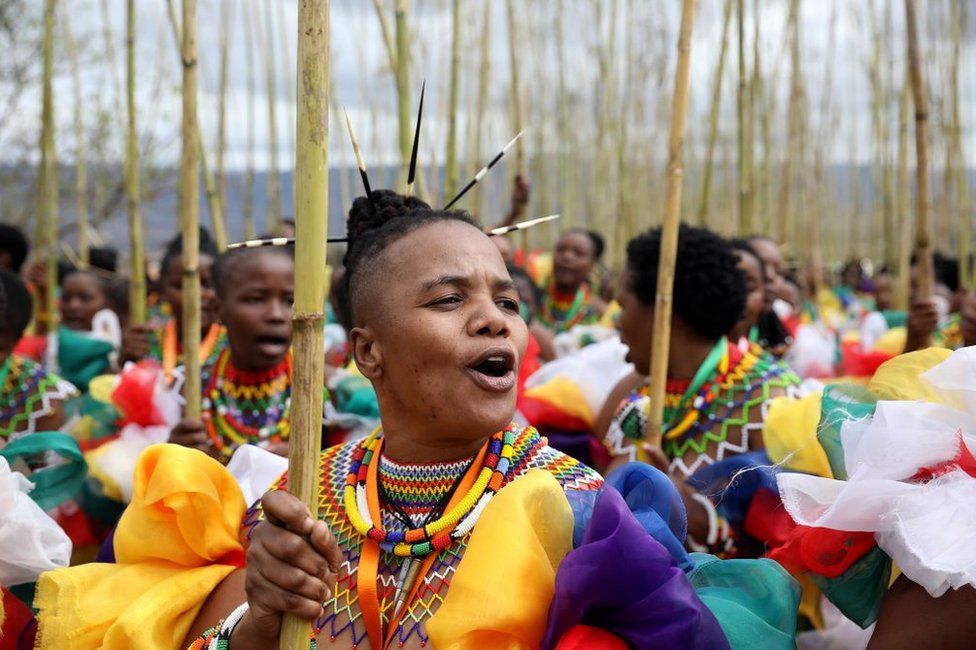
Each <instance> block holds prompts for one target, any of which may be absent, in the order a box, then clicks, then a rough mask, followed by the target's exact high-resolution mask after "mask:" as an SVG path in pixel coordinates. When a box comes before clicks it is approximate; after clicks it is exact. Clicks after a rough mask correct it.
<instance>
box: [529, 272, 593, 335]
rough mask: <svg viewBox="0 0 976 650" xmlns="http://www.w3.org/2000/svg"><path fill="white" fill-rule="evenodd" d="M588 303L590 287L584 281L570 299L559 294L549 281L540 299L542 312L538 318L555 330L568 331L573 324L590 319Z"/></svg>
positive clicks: (590, 312) (591, 315)
mask: <svg viewBox="0 0 976 650" xmlns="http://www.w3.org/2000/svg"><path fill="white" fill-rule="evenodd" d="M590 303H591V298H590V288H589V287H588V286H587V285H586V283H584V284H582V285H580V288H579V289H577V290H576V294H575V295H574V296H573V297H572V298H571V299H567V298H566V297H565V296H561V295H559V294H558V293H557V291H556V285H555V284H554V283H550V285H549V290H548V291H547V292H546V295H545V297H544V298H543V301H542V314H541V315H540V316H539V319H540V320H541V321H542V323H543V324H544V325H546V326H547V327H550V328H553V329H555V330H556V331H557V332H568V331H569V330H571V329H573V328H574V327H575V326H577V325H580V324H583V323H584V322H586V321H588V320H592V318H593V313H592V310H591V309H590Z"/></svg>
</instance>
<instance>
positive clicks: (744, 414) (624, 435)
mask: <svg viewBox="0 0 976 650" xmlns="http://www.w3.org/2000/svg"><path fill="white" fill-rule="evenodd" d="M715 379H716V378H715V377H713V378H712V379H710V380H709V382H708V384H706V389H709V388H711V389H712V390H713V392H714V397H713V398H712V399H710V400H709V401H708V402H707V403H705V404H704V405H703V406H704V407H705V408H702V409H701V410H700V412H699V414H698V417H697V418H696V419H695V420H694V421H693V422H692V423H691V424H690V426H689V427H688V429H687V431H686V432H685V433H684V434H682V435H681V436H680V437H677V438H673V439H670V440H669V439H665V440H663V441H662V446H661V448H662V450H663V451H664V453H665V454H666V455H667V457H668V458H669V459H671V469H672V471H679V472H681V474H682V475H684V476H691V475H692V474H694V473H695V472H696V471H697V470H698V469H699V468H700V467H701V466H702V465H703V464H709V465H710V464H712V463H715V462H717V461H720V460H722V459H723V458H725V457H726V456H728V455H733V454H741V453H745V452H747V451H749V450H750V445H749V436H750V434H752V433H757V432H761V431H762V428H763V426H764V423H765V421H766V415H767V413H768V410H769V404H770V402H771V401H772V400H773V399H774V398H775V397H780V396H787V397H798V396H799V390H798V387H799V385H800V378H799V377H798V376H797V375H796V373H794V372H793V371H792V370H791V369H790V367H789V366H787V365H786V364H785V363H784V362H782V361H779V360H777V359H776V358H775V357H773V356H772V355H770V354H769V353H767V352H765V351H762V350H760V349H759V348H753V349H752V350H751V351H750V352H748V353H746V354H745V355H743V356H742V358H741V359H740V360H739V362H738V363H737V364H736V366H735V367H734V368H732V369H731V370H730V371H729V373H728V374H727V375H726V376H725V377H724V378H721V379H719V380H718V385H717V386H710V384H712V382H713V381H714V380H715ZM716 388H717V390H715V389H716ZM680 398H681V395H680V394H669V395H667V396H666V400H667V402H666V404H665V409H668V408H669V407H673V406H674V405H675V404H676V403H677V401H678V400H679V399H680ZM648 399H649V398H648V396H647V386H644V387H642V388H641V389H639V390H638V391H636V392H634V393H632V394H631V395H629V396H628V397H627V398H626V399H625V400H624V401H623V403H622V404H621V406H620V408H619V409H618V410H617V415H616V416H615V418H614V422H613V424H612V425H611V427H610V430H609V431H608V433H607V439H606V442H607V446H608V447H609V448H610V450H611V452H612V453H615V454H631V455H632V454H633V452H634V451H635V449H636V448H635V447H634V445H633V442H632V441H633V440H640V439H643V438H644V433H645V429H646V428H647V412H648ZM684 415H685V413H684V412H681V413H674V414H672V416H671V417H670V418H668V424H671V425H673V424H674V422H675V421H677V420H678V419H679V418H681V417H683V416H684Z"/></svg>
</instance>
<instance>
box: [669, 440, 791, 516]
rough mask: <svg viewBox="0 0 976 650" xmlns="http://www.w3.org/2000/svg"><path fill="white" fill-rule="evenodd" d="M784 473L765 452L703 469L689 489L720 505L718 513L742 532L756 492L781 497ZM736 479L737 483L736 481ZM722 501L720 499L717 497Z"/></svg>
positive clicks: (694, 476)
mask: <svg viewBox="0 0 976 650" xmlns="http://www.w3.org/2000/svg"><path fill="white" fill-rule="evenodd" d="M780 471H781V470H780V469H779V468H777V467H775V466H772V461H771V460H770V459H769V456H767V455H766V452H765V451H763V450H759V451H752V452H749V453H746V454H737V455H735V456H732V457H731V458H726V459H725V460H721V461H719V462H717V463H715V464H713V465H703V466H702V467H701V468H700V469H699V470H698V471H697V472H695V473H694V474H692V475H691V477H689V478H688V480H687V483H688V485H689V486H691V487H693V488H694V489H696V490H697V491H698V492H700V493H702V494H703V495H705V496H708V497H710V498H712V500H713V501H716V510H718V513H719V514H720V515H722V517H723V518H725V520H726V521H727V522H728V523H729V525H731V526H732V527H733V529H735V530H736V531H741V529H742V525H743V523H744V522H745V519H746V514H747V513H748V512H749V505H750V504H751V503H752V498H753V497H754V496H755V494H756V490H759V489H761V488H762V489H766V490H769V491H770V492H772V493H773V494H779V488H777V487H776V474H778V473H779V472H780ZM733 477H735V480H732V478H733ZM716 496H717V497H718V498H717V499H716V498H715V497H716Z"/></svg>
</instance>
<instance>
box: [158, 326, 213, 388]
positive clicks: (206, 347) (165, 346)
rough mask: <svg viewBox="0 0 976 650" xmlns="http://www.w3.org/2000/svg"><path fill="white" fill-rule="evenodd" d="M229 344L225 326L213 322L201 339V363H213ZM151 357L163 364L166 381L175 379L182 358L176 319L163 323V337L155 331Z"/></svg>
mask: <svg viewBox="0 0 976 650" xmlns="http://www.w3.org/2000/svg"><path fill="white" fill-rule="evenodd" d="M226 346H227V333H226V331H225V330H224V328H223V327H221V326H220V325H218V324H217V323H213V324H212V325H211V326H210V329H209V330H207V335H206V336H205V337H203V340H201V341H200V363H201V364H203V365H212V364H214V363H216V360H217V359H216V358H217V356H218V355H219V354H220V352H221V351H223V349H224V348H225V347H226ZM149 357H150V358H152V359H155V360H156V361H159V362H160V364H161V365H162V366H163V373H164V374H165V376H166V381H171V380H172V379H173V370H174V369H175V368H176V365H177V363H179V362H180V361H181V360H182V357H183V355H182V354H181V353H180V341H179V337H178V336H177V335H176V320H175V319H173V318H170V319H169V320H168V321H166V324H165V325H163V329H162V338H160V335H159V333H158V332H157V331H155V330H154V331H153V332H152V334H151V335H150V339H149Z"/></svg>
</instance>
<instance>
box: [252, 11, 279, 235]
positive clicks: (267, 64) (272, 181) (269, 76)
mask: <svg viewBox="0 0 976 650" xmlns="http://www.w3.org/2000/svg"><path fill="white" fill-rule="evenodd" d="M272 1H273V0H268V3H267V5H266V8H267V11H266V12H265V23H266V27H267V29H266V30H265V33H264V35H263V36H262V35H261V30H260V29H258V35H259V39H258V40H259V41H260V43H261V52H262V53H263V54H264V74H265V80H266V82H267V95H268V173H267V181H266V185H267V187H266V194H267V199H268V213H267V220H268V226H269V227H270V228H271V230H277V229H278V227H279V226H280V225H281V218H282V217H281V179H280V177H279V175H278V122H277V119H276V117H275V106H276V105H277V103H278V85H277V83H276V81H275V56H274V28H273V20H272V14H271V2H272ZM259 27H260V23H259Z"/></svg>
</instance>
